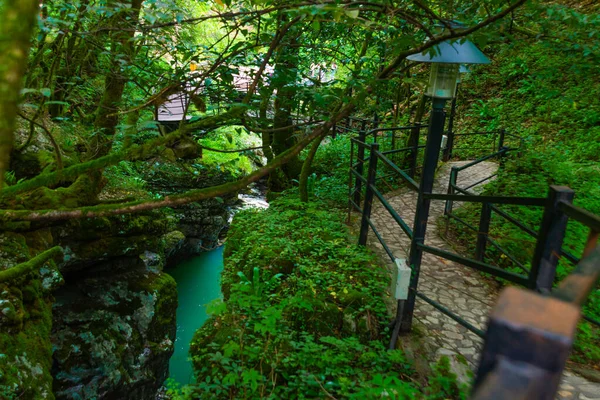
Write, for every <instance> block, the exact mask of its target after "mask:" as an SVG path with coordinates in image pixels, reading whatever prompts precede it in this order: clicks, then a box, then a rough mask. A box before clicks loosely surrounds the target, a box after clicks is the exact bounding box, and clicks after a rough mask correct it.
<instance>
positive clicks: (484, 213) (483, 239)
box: [475, 203, 492, 261]
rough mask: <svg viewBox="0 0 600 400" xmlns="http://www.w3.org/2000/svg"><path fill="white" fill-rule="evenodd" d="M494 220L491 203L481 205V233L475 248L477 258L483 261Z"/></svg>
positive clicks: (478, 235)
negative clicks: (492, 219) (492, 220)
mask: <svg viewBox="0 0 600 400" xmlns="http://www.w3.org/2000/svg"><path fill="white" fill-rule="evenodd" d="M491 218H492V207H491V205H490V204H489V203H482V204H481V217H480V218H479V232H478V233H477V245H476V246H475V258H476V259H477V260H478V261H483V260H484V258H485V247H486V245H487V239H488V234H489V232H490V221H491Z"/></svg>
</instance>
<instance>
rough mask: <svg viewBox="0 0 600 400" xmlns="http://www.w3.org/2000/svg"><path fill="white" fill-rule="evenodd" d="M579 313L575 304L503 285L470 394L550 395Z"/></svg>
mask: <svg viewBox="0 0 600 400" xmlns="http://www.w3.org/2000/svg"><path fill="white" fill-rule="evenodd" d="M579 316H580V312H579V308H578V307H577V306H576V305H574V304H571V303H567V302H565V301H561V300H558V299H555V298H552V297H546V296H541V295H540V294H537V293H533V292H531V291H528V290H524V289H518V288H515V287H507V288H505V289H504V290H503V292H502V293H501V294H500V298H499V300H498V302H497V303H496V306H495V307H494V309H493V310H492V312H491V313H490V316H489V321H488V328H487V332H486V335H485V344H484V346H483V350H482V352H481V356H480V359H479V367H478V369H477V376H476V378H475V382H474V385H473V392H474V395H473V397H472V398H473V399H474V400H475V399H476V400H484V399H509V398H510V399H513V398H514V399H536V400H553V399H554V398H555V394H556V390H557V389H558V385H559V383H560V379H561V377H562V371H563V368H564V366H565V363H566V361H567V359H568V357H569V352H570V350H571V346H572V344H573V338H574V335H575V329H576V326H577V321H578V319H579ZM557 321H560V323H557Z"/></svg>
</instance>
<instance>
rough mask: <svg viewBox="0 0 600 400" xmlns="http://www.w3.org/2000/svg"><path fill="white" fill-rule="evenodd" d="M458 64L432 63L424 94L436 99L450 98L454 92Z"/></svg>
mask: <svg viewBox="0 0 600 400" xmlns="http://www.w3.org/2000/svg"><path fill="white" fill-rule="evenodd" d="M457 80H458V64H438V63H436V64H432V65H431V72H430V75H429V85H427V92H425V94H426V95H427V96H429V97H434V98H436V99H451V98H453V97H454V95H455V94H456V82H457Z"/></svg>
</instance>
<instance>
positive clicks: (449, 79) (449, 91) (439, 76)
mask: <svg viewBox="0 0 600 400" xmlns="http://www.w3.org/2000/svg"><path fill="white" fill-rule="evenodd" d="M406 59H407V60H411V61H418V62H425V63H431V64H432V65H431V74H430V76H429V86H428V88H427V92H426V93H425V94H426V95H427V96H430V97H434V98H439V99H451V98H453V97H454V94H455V92H456V82H457V79H458V73H459V68H460V65H461V64H464V65H468V64H489V63H490V60H489V58H487V57H486V56H485V54H483V53H482V52H481V50H479V49H478V48H477V46H475V45H474V44H473V43H472V42H470V41H469V40H462V41H460V40H455V41H448V40H447V41H444V42H441V43H440V44H438V45H436V46H433V47H431V49H429V50H428V51H425V52H423V53H419V54H413V55H410V56H408V57H406Z"/></svg>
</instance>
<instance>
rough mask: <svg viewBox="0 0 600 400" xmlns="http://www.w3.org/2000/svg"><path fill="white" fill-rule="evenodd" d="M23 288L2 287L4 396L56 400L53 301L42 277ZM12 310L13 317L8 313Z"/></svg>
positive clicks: (0, 374) (0, 373)
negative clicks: (52, 329) (51, 337)
mask: <svg viewBox="0 0 600 400" xmlns="http://www.w3.org/2000/svg"><path fill="white" fill-rule="evenodd" d="M22 285H23V288H22V290H19V289H17V288H15V287H9V286H7V285H5V284H2V285H0V303H2V304H1V305H0V308H2V313H0V326H1V329H0V349H1V350H0V397H1V398H3V399H17V398H18V399H31V400H34V399H35V400H37V399H54V395H53V394H52V376H51V375H50V368H51V364H52V346H51V342H50V329H51V326H52V311H51V307H52V306H51V304H52V299H51V297H49V296H48V295H47V294H46V293H45V291H44V290H43V287H42V284H41V282H40V280H39V279H38V278H33V279H29V280H25V281H24V282H22ZM8 305H10V307H8ZM8 308H10V309H11V310H12V311H13V312H12V314H10V313H5V312H4V310H6V309H8ZM32 382H35V384H32Z"/></svg>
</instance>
